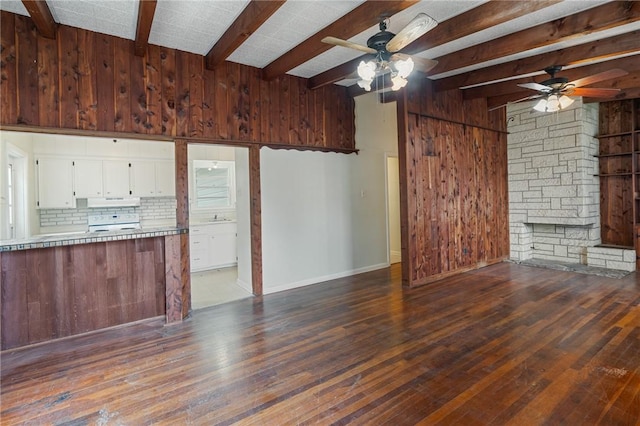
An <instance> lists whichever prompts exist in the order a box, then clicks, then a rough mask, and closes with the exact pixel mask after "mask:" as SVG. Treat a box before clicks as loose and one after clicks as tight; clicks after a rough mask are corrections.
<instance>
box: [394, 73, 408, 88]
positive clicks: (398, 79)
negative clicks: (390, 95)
mask: <svg viewBox="0 0 640 426" xmlns="http://www.w3.org/2000/svg"><path fill="white" fill-rule="evenodd" d="M391 82H392V83H393V85H392V86H391V90H400V89H402V88H403V87H404V86H406V85H407V79H406V78H404V77H402V76H401V75H400V74H399V73H397V74H392V75H391Z"/></svg>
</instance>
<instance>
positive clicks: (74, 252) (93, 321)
mask: <svg viewBox="0 0 640 426" xmlns="http://www.w3.org/2000/svg"><path fill="white" fill-rule="evenodd" d="M0 261H1V265H0V268H1V269H0V272H1V275H0V285H1V287H2V322H1V327H2V330H1V332H2V349H3V350H4V349H9V348H14V347H18V346H24V345H28V344H32V343H37V342H42V341H46V340H51V339H55V338H59V337H64V336H70V335H73V334H79V333H84V332H87V331H92V330H96V329H99V328H104V327H110V326H114V325H118V324H125V323H128V322H132V321H137V320H140V319H144V318H153V317H156V316H161V315H164V313H165V264H164V238H163V237H157V238H142V239H135V240H123V241H111V242H106V243H93V244H79V245H70V246H61V247H51V248H42V249H33V250H18V251H9V252H4V253H3V254H2V257H1V258H0Z"/></svg>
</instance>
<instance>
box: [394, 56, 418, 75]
mask: <svg viewBox="0 0 640 426" xmlns="http://www.w3.org/2000/svg"><path fill="white" fill-rule="evenodd" d="M393 66H394V67H395V69H396V70H397V71H398V75H399V76H400V77H402V78H407V77H408V76H409V74H411V71H413V59H411V58H407V59H406V60H404V61H402V60H400V61H395V62H394V63H393Z"/></svg>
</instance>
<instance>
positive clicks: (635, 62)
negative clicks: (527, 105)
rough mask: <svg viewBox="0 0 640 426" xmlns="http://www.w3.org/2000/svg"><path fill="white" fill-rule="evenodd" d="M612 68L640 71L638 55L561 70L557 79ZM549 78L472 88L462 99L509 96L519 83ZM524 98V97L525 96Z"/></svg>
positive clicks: (517, 87)
mask: <svg viewBox="0 0 640 426" xmlns="http://www.w3.org/2000/svg"><path fill="white" fill-rule="evenodd" d="M613 68H620V69H622V70H625V71H627V72H629V73H631V72H636V71H640V53H639V54H636V55H633V56H627V57H624V58H618V59H612V60H609V61H604V62H599V63H596V64H592V65H585V66H582V67H577V68H572V69H567V70H562V71H560V72H559V73H558V75H557V76H558V77H566V78H568V79H569V81H572V80H575V79H578V78H581V77H585V76H588V75H592V74H596V73H600V72H603V71H607V70H610V69H613ZM547 78H549V76H548V75H546V74H545V75H544V76H542V75H538V76H535V77H523V78H518V79H514V80H508V81H502V82H500V83H494V84H487V85H485V86H479V87H474V88H471V89H465V90H463V91H462V97H463V98H464V99H466V100H469V99H476V98H490V97H495V96H501V95H509V94H515V93H518V94H519V93H520V92H521V91H522V88H521V87H519V86H518V84H521V83H538V82H540V81H543V80H546V79H547ZM601 84H604V82H602V83H596V84H595V86H596V87H603V86H601ZM535 93H536V92H535V91H533V90H531V91H529V94H530V95H534V94H535ZM525 96H526V95H525Z"/></svg>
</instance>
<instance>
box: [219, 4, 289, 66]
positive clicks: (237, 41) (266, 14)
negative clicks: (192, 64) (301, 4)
mask: <svg viewBox="0 0 640 426" xmlns="http://www.w3.org/2000/svg"><path fill="white" fill-rule="evenodd" d="M284 3H285V0H270V1H261V0H251V1H250V2H249V3H248V4H247V6H246V7H245V8H244V10H243V11H242V13H240V15H239V16H238V17H237V18H236V20H235V21H234V22H233V24H231V26H230V27H229V28H228V29H227V30H226V31H225V33H224V34H223V35H222V37H220V39H219V40H218V41H217V42H216V44H215V45H214V46H213V47H212V48H211V50H209V53H207V55H206V64H207V69H210V70H212V69H214V68H216V67H217V66H218V65H220V64H222V63H223V62H224V61H225V60H226V59H227V58H228V57H229V55H231V54H232V53H233V52H234V51H235V50H236V49H237V48H238V47H240V45H241V44H242V43H244V42H245V41H246V40H247V39H248V38H249V37H250V36H251V35H252V34H253V33H254V32H255V31H256V30H257V29H258V28H260V26H261V25H262V24H264V23H265V22H266V21H267V19H269V18H270V17H271V15H273V14H274V13H275V12H276V11H277V10H278V9H279V8H280V6H282V5H283V4H284Z"/></svg>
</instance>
